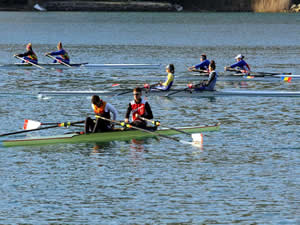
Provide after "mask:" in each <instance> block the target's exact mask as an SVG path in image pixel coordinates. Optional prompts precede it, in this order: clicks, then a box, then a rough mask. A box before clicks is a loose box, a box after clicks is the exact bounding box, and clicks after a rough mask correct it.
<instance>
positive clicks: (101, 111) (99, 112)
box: [93, 101, 110, 119]
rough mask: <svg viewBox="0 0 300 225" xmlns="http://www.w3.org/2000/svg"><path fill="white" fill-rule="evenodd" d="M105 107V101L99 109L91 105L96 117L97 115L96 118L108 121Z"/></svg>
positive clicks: (108, 115)
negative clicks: (99, 117)
mask: <svg viewBox="0 0 300 225" xmlns="http://www.w3.org/2000/svg"><path fill="white" fill-rule="evenodd" d="M105 107H106V102H105V101H102V104H101V106H100V107H98V106H97V105H94V104H93V109H94V113H95V114H96V116H97V115H98V116H102V117H105V118H108V119H110V113H109V112H105Z"/></svg>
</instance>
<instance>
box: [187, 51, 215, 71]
mask: <svg viewBox="0 0 300 225" xmlns="http://www.w3.org/2000/svg"><path fill="white" fill-rule="evenodd" d="M200 61H201V63H199V64H197V65H194V66H191V67H189V68H188V70H189V71H196V70H198V71H200V72H207V71H208V66H209V63H210V61H209V60H208V59H207V57H206V55H205V54H202V55H201V58H200Z"/></svg>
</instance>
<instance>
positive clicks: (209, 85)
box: [144, 60, 218, 91]
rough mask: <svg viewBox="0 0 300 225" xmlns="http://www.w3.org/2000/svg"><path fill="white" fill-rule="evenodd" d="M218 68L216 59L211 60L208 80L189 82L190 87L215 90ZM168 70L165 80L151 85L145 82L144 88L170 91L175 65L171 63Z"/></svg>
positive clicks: (198, 89) (167, 67)
mask: <svg viewBox="0 0 300 225" xmlns="http://www.w3.org/2000/svg"><path fill="white" fill-rule="evenodd" d="M215 70H216V63H215V61H214V60H211V61H210V62H209V64H208V67H207V70H206V71H207V72H208V73H209V77H208V80H204V81H201V82H199V83H197V84H195V85H194V84H188V87H189V88H193V89H195V90H196V91H213V90H214V88H215V86H216V82H217V78H218V74H217V72H216V71H215ZM166 72H167V78H166V80H165V82H160V83H158V84H154V85H149V84H145V85H144V88H145V89H146V90H151V91H155V90H157V91H169V90H170V89H171V87H172V85H173V83H174V79H175V76H174V73H175V67H174V65H173V64H169V65H167V66H166Z"/></svg>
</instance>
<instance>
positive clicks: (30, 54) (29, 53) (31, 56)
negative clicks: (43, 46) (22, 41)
mask: <svg viewBox="0 0 300 225" xmlns="http://www.w3.org/2000/svg"><path fill="white" fill-rule="evenodd" d="M14 56H18V57H23V59H24V60H23V61H22V63H26V61H30V62H32V63H34V64H38V58H37V55H36V54H35V53H34V51H33V50H32V44H31V43H28V44H27V45H26V52H25V53H23V54H15V55H14Z"/></svg>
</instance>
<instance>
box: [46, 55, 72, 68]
mask: <svg viewBox="0 0 300 225" xmlns="http://www.w3.org/2000/svg"><path fill="white" fill-rule="evenodd" d="M46 56H48V57H49V58H51V59H53V60H56V61H57V62H59V63H60V64H62V65H64V66H67V67H72V66H71V65H69V64H67V63H65V62H63V61H62V60H60V59H57V58H55V57H53V56H52V55H49V54H47V55H46Z"/></svg>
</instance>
